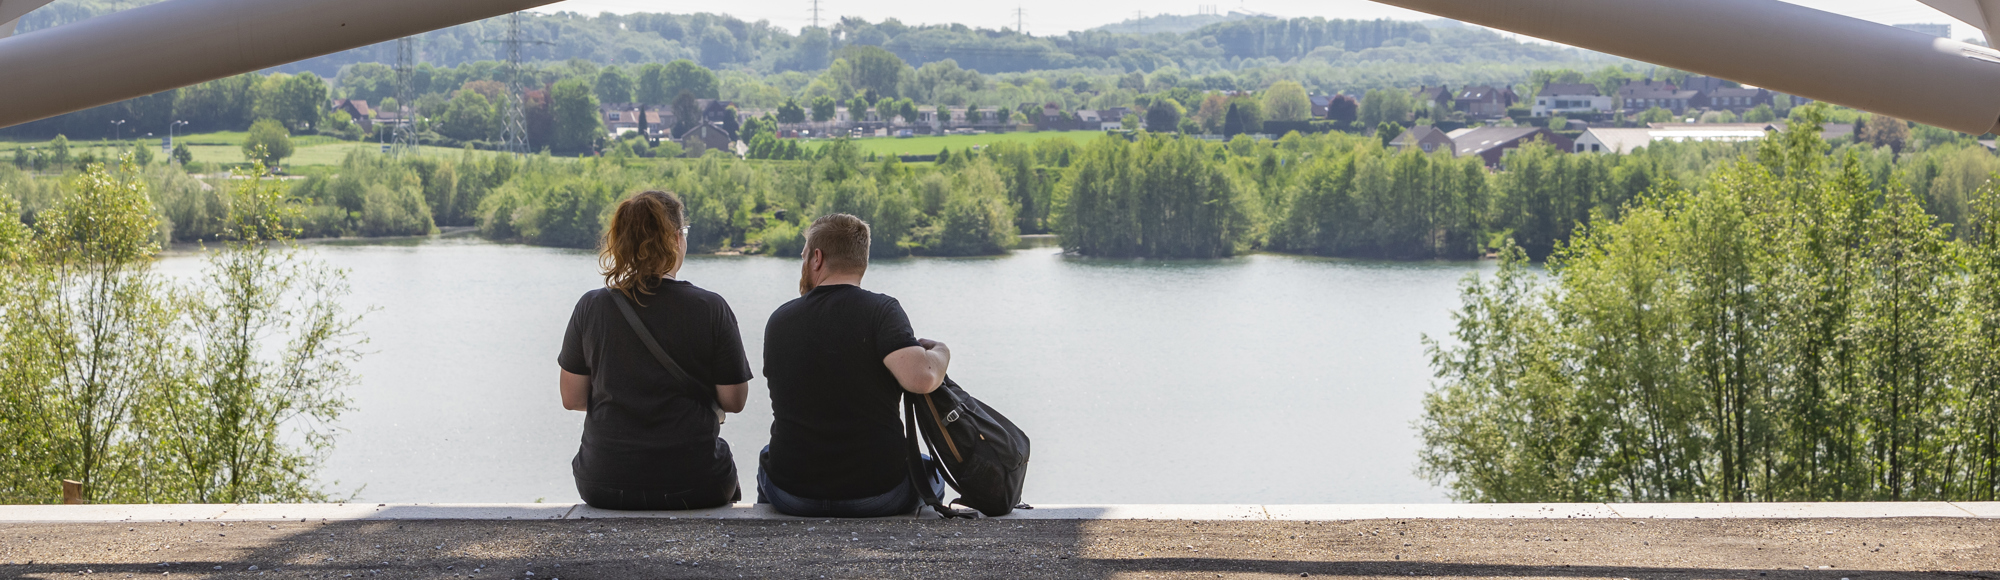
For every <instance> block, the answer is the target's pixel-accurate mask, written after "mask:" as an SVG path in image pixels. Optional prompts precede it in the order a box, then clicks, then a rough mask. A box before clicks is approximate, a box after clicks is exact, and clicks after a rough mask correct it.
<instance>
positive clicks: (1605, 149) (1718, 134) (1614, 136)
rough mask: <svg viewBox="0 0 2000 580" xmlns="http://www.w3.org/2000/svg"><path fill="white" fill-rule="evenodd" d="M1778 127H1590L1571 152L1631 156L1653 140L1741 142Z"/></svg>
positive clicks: (1764, 124) (1578, 138) (1741, 124)
mask: <svg viewBox="0 0 2000 580" xmlns="http://www.w3.org/2000/svg"><path fill="white" fill-rule="evenodd" d="M1778 128H1779V126H1778V125H1775V124H1770V123H1726V124H1725V123H1713V124H1684V123H1654V124H1653V126H1651V127H1648V128H1645V129H1611V128H1598V127H1592V128H1590V129H1586V130H1584V132H1583V135H1582V136H1579V137H1577V138H1576V146H1575V147H1574V148H1573V151H1575V152H1577V153H1631V152H1632V150H1634V149H1638V148H1640V147H1645V146H1647V145H1651V144H1652V143H1653V142H1655V141H1674V142H1684V141H1713V142H1725V143H1726V142H1741V141H1756V140H1758V139H1762V138H1764V135H1765V134H1766V132H1768V131H1775V130H1777V129H1778Z"/></svg>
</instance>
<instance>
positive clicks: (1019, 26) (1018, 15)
mask: <svg viewBox="0 0 2000 580" xmlns="http://www.w3.org/2000/svg"><path fill="white" fill-rule="evenodd" d="M1027 14H1028V10H1027V9H1026V8H1022V7H1021V6H1020V5H1015V6H1014V34H1027V33H1028V29H1027V27H1026V25H1025V24H1024V23H1025V22H1027Z"/></svg>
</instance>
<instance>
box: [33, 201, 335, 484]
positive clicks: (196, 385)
mask: <svg viewBox="0 0 2000 580" xmlns="http://www.w3.org/2000/svg"><path fill="white" fill-rule="evenodd" d="M150 173H151V172H149V171H147V170H142V169H141V168H139V167H137V166H135V165H132V164H129V163H126V164H122V165H112V166H110V167H107V166H106V165H105V164H93V165H90V166H89V167H87V168H85V169H84V170H83V171H81V172H79V173H77V174H76V175H74V176H72V177H70V178H66V179H63V180H60V181H44V182H41V183H25V184H24V183H23V181H24V178H23V177H22V176H21V175H20V174H19V173H18V172H16V171H15V170H13V169H11V168H4V167H0V185H4V186H5V187H6V188H7V189H9V190H13V191H23V190H31V191H32V192H33V193H35V194H36V195H40V196H46V197H48V198H52V199H53V204H52V205H49V206H48V207H45V208H43V209H41V210H40V211H37V212H34V213H33V214H32V215H31V219H30V221H29V222H26V223H24V222H22V221H17V220H12V219H9V220H0V502H4V503H54V502H55V501H58V500H59V498H60V497H61V493H60V489H61V487H60V485H59V483H58V482H59V481H60V480H64V479H74V480H78V481H81V482H82V483H83V491H84V499H85V500H87V501H90V502H94V503H156V502H157V503H239V502H240V503H254V502H303V501H325V500H327V499H329V496H328V494H327V493H326V492H325V491H323V490H321V489H320V488H319V487H318V484H317V483H316V482H315V481H314V474H315V472H316V470H317V468H318V467H319V465H320V464H321V462H322V461H323V460H324V459H325V457H326V454H327V452H328V451H329V450H330V449H331V446H332V438H333V436H334V434H335V429H334V426H333V421H334V420H335V419H337V418H338V417H339V415H340V414H341V412H342V411H344V410H345V409H347V399H346V397H345V395H344V394H343V393H342V390H343V389H344V388H345V387H347V386H348V385H350V384H352V383H353V382H354V381H355V379H356V377H355V375H354V373H353V372H352V369H351V366H350V365H351V364H352V363H353V362H354V361H355V360H356V359H357V358H358V356H359V351H357V350H356V346H357V345H358V344H359V342H360V337H359V336H358V335H356V334H355V332H354V330H353V328H354V324H355V323H356V321H357V317H355V316H353V315H350V314H348V313H346V312H345V311H344V310H343V308H342V306H341V305H340V299H341V298H342V297H343V296H344V295H345V294H346V285H345V282H344V280H343V278H342V275H341V274H340V272H338V271H336V270H333V269H331V268H328V267H326V266H324V265H322V264H319V263H317V262H314V261H312V260H311V259H310V258H308V257H307V256H305V255H304V254H302V253H300V252H299V251H297V250H296V249H295V247H294V246H292V245H291V244H290V243H289V240H290V239H291V236H292V235H293V232H291V231H290V230H289V229H288V228H287V227H286V226H285V225H284V224H285V222H286V219H287V218H286V217H285V216H286V214H287V213H288V212H289V210H290V208H291V207H292V204H290V203H288V202H287V201H286V198H287V196H286V193H285V191H284V189H283V188H282V187H280V186H279V185H278V184H277V183H276V182H275V181H271V180H268V179H264V178H261V177H258V176H255V175H249V174H246V175H244V177H245V179H240V180H236V181H235V182H234V183H232V184H230V189H229V190H228V193H227V194H225V195H222V196H221V197H220V198H218V199H215V200H213V201H214V202H216V203H217V204H218V205H219V206H220V207H219V208H218V210H219V216H220V217H221V222H220V224H219V227H221V228H222V229H223V234H222V237H223V239H224V240H225V243H224V244H222V245H221V247H220V248H217V249H216V251H213V252H211V253H209V255H208V257H207V262H208V263H207V267H206V268H205V269H204V271H203V273H202V274H201V275H200V276H199V277H198V278H195V279H190V280H179V279H174V278H172V277H169V276H167V275H164V274H161V273H159V272H157V271H155V270H154V269H153V264H154V258H155V256H154V254H155V253H156V252H157V251H158V249H159V244H160V243H161V242H163V241H164V240H165V238H166V237H167V228H166V226H165V224H164V220H162V219H161V216H160V213H161V212H160V208H159V207H158V206H156V205H155V203H154V201H153V198H154V195H153V194H154V193H155V192H154V191H153V189H152V187H150V186H149V185H148V182H149V179H148V178H147V175H148V174H150ZM153 175H154V177H156V178H157V177H159V175H158V174H153ZM180 177H183V178H184V177H185V175H184V174H183V175H181V176H180ZM0 210H4V211H6V212H7V213H8V214H10V215H13V214H16V213H19V212H20V207H19V205H18V202H16V201H15V198H14V196H4V197H0Z"/></svg>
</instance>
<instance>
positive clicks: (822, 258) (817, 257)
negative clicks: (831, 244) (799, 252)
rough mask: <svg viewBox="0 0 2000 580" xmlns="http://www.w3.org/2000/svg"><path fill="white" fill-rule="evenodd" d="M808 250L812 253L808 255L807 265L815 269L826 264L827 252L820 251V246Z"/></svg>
mask: <svg viewBox="0 0 2000 580" xmlns="http://www.w3.org/2000/svg"><path fill="white" fill-rule="evenodd" d="M807 251H808V252H812V254H811V255H810V256H807V257H806V267H808V268H811V269H813V270H818V269H820V268H821V267H824V266H826V254H823V253H821V252H820V251H819V248H813V249H811V250H807Z"/></svg>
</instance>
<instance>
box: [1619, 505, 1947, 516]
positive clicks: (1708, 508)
mask: <svg viewBox="0 0 2000 580" xmlns="http://www.w3.org/2000/svg"><path fill="white" fill-rule="evenodd" d="M1609 507H1610V508H1611V509H1613V510H1615V511H1617V512H1618V515H1619V517H1627V518H1666V519H1706V518H1732V519H1797V518H1814V519H1820V518H1967V517H1975V516H1976V515H1977V514H1974V513H1972V512H1971V511H1967V510H1965V509H1963V508H1960V507H1958V506H1956V505H1952V504H1950V503H1947V502H1904V503H1875V502H1856V503H1682V504H1672V503H1634V504H1609Z"/></svg>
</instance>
